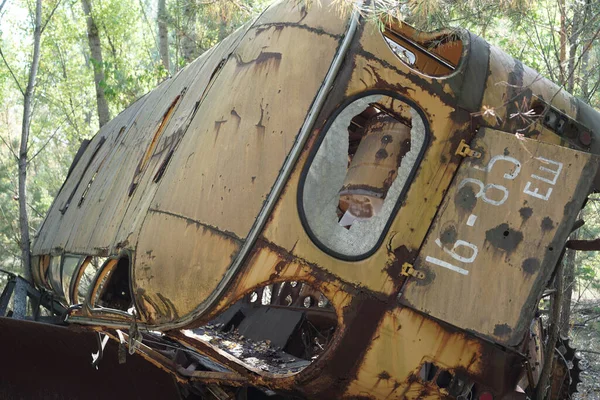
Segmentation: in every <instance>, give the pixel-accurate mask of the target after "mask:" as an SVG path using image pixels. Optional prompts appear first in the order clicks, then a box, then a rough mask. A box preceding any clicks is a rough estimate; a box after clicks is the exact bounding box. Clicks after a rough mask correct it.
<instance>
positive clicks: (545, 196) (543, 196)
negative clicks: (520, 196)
mask: <svg viewBox="0 0 600 400" xmlns="http://www.w3.org/2000/svg"><path fill="white" fill-rule="evenodd" d="M530 188H531V182H527V183H526V184H525V189H523V193H525V194H528V195H530V196H533V197H537V198H538V199H542V200H545V201H548V199H549V198H550V195H551V194H552V188H548V191H547V192H546V194H541V193H540V191H539V188H533V191H532V190H530Z"/></svg>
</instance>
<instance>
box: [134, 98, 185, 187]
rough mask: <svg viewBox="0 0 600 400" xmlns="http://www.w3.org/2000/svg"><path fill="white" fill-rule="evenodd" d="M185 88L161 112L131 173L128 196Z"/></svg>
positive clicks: (138, 180) (138, 179)
mask: <svg viewBox="0 0 600 400" xmlns="http://www.w3.org/2000/svg"><path fill="white" fill-rule="evenodd" d="M186 89H187V88H184V89H183V90H182V91H181V93H180V94H178V95H177V97H175V100H173V101H172V102H171V105H169V108H168V109H167V111H165V113H164V114H163V117H162V119H161V121H160V124H159V125H158V127H157V128H156V131H155V132H154V136H152V140H151V141H150V143H149V144H148V147H147V148H146V151H145V152H144V155H143V156H142V158H141V159H140V162H139V163H138V166H137V168H136V169H135V174H134V175H133V179H132V181H131V185H130V186H129V196H130V197H131V195H133V192H135V189H136V187H137V185H138V184H139V183H140V179H141V176H142V174H143V172H144V171H145V170H146V167H147V166H148V162H149V161H150V159H151V158H152V155H153V154H154V150H156V146H157V145H158V142H159V140H160V138H161V136H162V134H163V133H164V131H165V129H166V127H167V125H168V124H169V121H170V120H171V117H172V116H173V114H174V113H175V110H176V108H177V106H178V105H179V103H180V102H181V99H182V98H183V95H184V94H185V91H186Z"/></svg>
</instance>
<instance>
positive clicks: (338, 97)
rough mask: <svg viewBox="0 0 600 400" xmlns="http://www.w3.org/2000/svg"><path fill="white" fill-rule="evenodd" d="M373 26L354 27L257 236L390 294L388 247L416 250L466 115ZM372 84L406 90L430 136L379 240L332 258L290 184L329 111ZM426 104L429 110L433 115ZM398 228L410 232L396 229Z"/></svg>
mask: <svg viewBox="0 0 600 400" xmlns="http://www.w3.org/2000/svg"><path fill="white" fill-rule="evenodd" d="M373 32H374V31H373V30H372V28H371V27H370V26H366V27H364V28H363V29H362V30H361V31H360V32H359V37H358V38H357V39H356V44H355V45H354V46H353V48H352V50H351V54H350V55H349V59H350V60H351V62H349V63H347V64H345V65H344V67H343V69H342V70H341V71H340V73H339V76H338V81H337V83H336V85H335V87H334V89H333V91H332V92H331V94H330V97H329V99H328V102H327V104H326V105H325V107H324V109H323V112H322V114H321V117H320V119H319V121H318V123H317V126H316V128H315V130H314V132H313V136H312V137H311V139H310V140H309V142H308V145H307V150H306V151H305V152H304V153H303V154H302V156H301V158H300V160H299V162H298V164H297V167H296V169H295V170H294V172H293V173H292V175H291V176H290V178H289V181H288V184H287V186H286V190H285V193H284V194H283V195H282V197H281V198H280V200H279V202H278V204H277V206H276V208H275V210H274V211H273V214H272V217H271V220H270V221H269V223H268V224H267V226H266V227H265V230H264V232H263V237H264V238H265V240H267V241H268V242H271V243H274V244H276V245H277V246H280V247H282V248H284V249H286V250H288V251H290V252H291V253H292V254H293V255H295V256H297V257H299V258H301V259H304V260H307V261H308V262H311V263H315V264H317V265H319V266H320V267H321V268H323V269H324V270H326V271H328V272H330V273H332V274H333V275H335V276H337V277H340V278H341V279H343V280H344V281H346V282H350V283H352V284H355V285H361V286H362V287H366V288H368V289H370V290H373V291H376V292H381V293H386V294H390V293H392V292H393V291H394V290H396V289H397V288H398V285H399V284H400V281H401V280H402V279H401V277H400V275H399V268H396V267H395V265H396V264H397V263H396V258H397V256H396V255H395V254H394V250H398V255H400V257H403V260H404V261H410V260H412V258H411V257H414V255H415V254H416V250H417V249H418V248H419V246H420V244H421V243H422V240H423V238H424V237H425V234H426V232H427V229H428V223H427V221H432V220H433V217H434V215H435V211H436V208H435V204H439V202H440V201H441V199H442V198H443V195H444V193H445V192H444V189H445V188H446V187H447V186H448V185H449V184H450V181H451V179H452V176H453V174H454V172H455V170H456V168H457V166H458V163H459V162H460V158H459V157H457V156H454V155H453V154H454V150H455V146H456V145H457V143H458V141H460V139H459V138H463V137H466V135H468V132H467V127H468V126H469V119H468V113H466V114H463V115H462V116H461V114H460V113H459V112H457V111H456V110H455V108H454V107H453V106H452V104H453V102H455V101H456V99H455V96H454V95H452V94H451V93H450V92H451V89H450V86H449V85H445V86H444V88H443V89H442V86H441V85H440V82H442V81H443V80H441V79H435V78H429V77H419V80H415V79H411V72H410V71H411V70H410V68H409V67H408V66H406V65H405V64H403V63H402V62H401V61H400V60H399V59H398V57H396V55H395V54H393V53H392V51H391V50H390V48H389V46H388V45H387V44H386V43H385V41H384V39H383V36H382V35H381V34H377V35H374V34H373ZM419 84H421V85H423V87H428V86H427V85H432V86H433V87H435V88H438V89H440V90H441V91H442V92H443V93H445V96H444V97H440V95H439V94H437V93H432V92H429V91H424V90H422V89H421V88H420V87H419ZM373 91H381V92H382V93H385V91H389V93H392V94H393V93H399V92H400V94H401V95H402V96H408V98H409V99H410V100H413V101H414V102H416V107H418V108H420V109H421V110H422V111H423V112H424V114H425V116H426V123H427V124H428V133H429V135H430V136H431V137H430V140H429V144H428V148H427V149H426V151H425V153H424V157H423V159H422V160H421V161H420V164H419V168H418V170H417V173H416V175H415V178H414V181H413V182H412V183H411V184H410V188H409V189H408V192H407V193H406V197H405V199H403V201H402V203H403V206H402V207H401V208H400V209H399V210H398V214H397V215H396V216H395V217H394V219H393V222H392V224H391V226H390V228H389V230H388V232H387V234H386V236H385V238H384V239H383V245H382V246H380V247H379V248H377V249H376V251H375V252H374V254H372V255H370V256H369V257H368V258H366V259H364V260H352V261H346V260H340V259H337V258H335V257H332V256H331V255H330V254H327V253H325V252H323V251H322V250H321V249H319V248H318V247H317V246H316V245H315V244H314V243H313V241H312V240H311V239H310V237H309V236H308V235H307V234H306V232H305V230H304V228H303V227H302V224H301V221H300V218H299V215H298V212H297V211H296V210H297V208H298V204H297V200H298V198H299V197H298V185H299V182H300V180H301V179H302V173H303V172H302V171H303V170H304V169H306V168H307V167H306V163H307V160H308V158H309V155H310V152H311V151H315V150H316V149H315V146H316V144H315V143H316V141H317V140H318V137H319V135H323V134H325V132H323V126H324V125H325V124H326V122H327V121H328V120H329V119H330V118H331V115H332V113H334V112H335V110H336V108H338V107H340V104H343V103H344V101H348V99H352V98H354V97H355V96H359V95H361V94H362V93H370V92H371V93H372V92H373ZM446 102H449V103H450V104H448V103H446ZM430 110H435V114H433V112H432V111H430ZM461 118H462V120H461ZM455 137H456V138H455ZM399 232H410V234H409V235H408V234H398V233H399Z"/></svg>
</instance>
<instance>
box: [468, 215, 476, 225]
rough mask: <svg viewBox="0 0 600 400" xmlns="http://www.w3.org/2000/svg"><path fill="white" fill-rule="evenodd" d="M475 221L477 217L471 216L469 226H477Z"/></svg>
mask: <svg viewBox="0 0 600 400" xmlns="http://www.w3.org/2000/svg"><path fill="white" fill-rule="evenodd" d="M475 221H477V215H475V214H471V215H469V218H468V219H467V226H473V225H475Z"/></svg>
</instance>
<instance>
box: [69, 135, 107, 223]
mask: <svg viewBox="0 0 600 400" xmlns="http://www.w3.org/2000/svg"><path fill="white" fill-rule="evenodd" d="M104 142H106V138H105V137H104V136H103V137H101V138H100V142H99V143H98V144H97V145H96V148H95V149H94V153H92V156H91V157H90V159H89V160H88V162H87V164H86V165H85V168H84V169H83V172H82V173H81V176H80V177H79V180H78V181H77V184H76V185H75V187H74V188H73V190H72V191H71V194H70V195H69V198H68V199H67V201H66V202H65V204H64V205H63V207H62V208H61V209H60V212H61V213H62V214H64V213H65V212H66V211H67V209H68V208H69V206H70V205H71V201H72V200H73V196H75V192H77V189H79V185H80V184H81V180H82V179H83V177H84V176H85V174H86V173H87V170H88V169H89V168H90V166H91V165H92V162H93V161H94V159H95V158H96V155H98V152H99V151H100V148H101V147H102V145H103V144H104Z"/></svg>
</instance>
